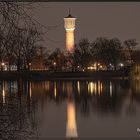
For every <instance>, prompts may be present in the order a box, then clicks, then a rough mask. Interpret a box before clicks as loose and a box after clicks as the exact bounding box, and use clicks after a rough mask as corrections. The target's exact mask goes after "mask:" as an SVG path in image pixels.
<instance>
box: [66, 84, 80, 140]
mask: <svg viewBox="0 0 140 140" xmlns="http://www.w3.org/2000/svg"><path fill="white" fill-rule="evenodd" d="M66 89H67V95H68V101H67V126H66V137H68V138H76V137H78V133H77V125H76V110H75V101H74V97H73V89H72V83H67V85H66Z"/></svg>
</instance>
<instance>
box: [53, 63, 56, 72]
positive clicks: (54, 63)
mask: <svg viewBox="0 0 140 140" xmlns="http://www.w3.org/2000/svg"><path fill="white" fill-rule="evenodd" d="M53 65H54V70H55V71H56V62H53Z"/></svg>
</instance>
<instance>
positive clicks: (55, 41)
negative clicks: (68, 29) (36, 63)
mask: <svg viewBox="0 0 140 140" xmlns="http://www.w3.org/2000/svg"><path fill="white" fill-rule="evenodd" d="M37 5H38V6H36V8H35V9H33V10H32V12H31V11H30V14H32V17H33V18H34V19H36V20H37V21H38V22H40V23H41V24H43V25H44V26H46V27H49V28H50V26H54V27H51V28H50V29H49V30H48V29H47V30H46V29H44V31H47V33H46V34H45V36H44V43H43V45H44V46H46V47H48V48H49V49H50V50H54V49H55V48H61V49H64V48H65V29H64V22H63V18H64V17H65V16H67V15H68V9H69V8H71V14H72V15H73V16H75V17H77V21H76V30H75V43H77V42H78V41H79V39H82V38H88V39H89V40H90V41H94V40H95V39H96V38H97V37H108V38H113V37H117V38H119V39H120V40H121V41H123V40H125V39H130V38H136V39H137V41H138V42H140V3H139V2H98V3H97V2H83V3H82V2H73V3H72V2H65V3H64V2H58V3H56V2H49V3H48V2H42V3H38V4H37ZM138 48H139V47H138Z"/></svg>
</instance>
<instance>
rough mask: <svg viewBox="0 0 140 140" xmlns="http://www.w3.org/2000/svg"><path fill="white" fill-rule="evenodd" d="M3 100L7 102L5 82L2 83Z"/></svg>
mask: <svg viewBox="0 0 140 140" xmlns="http://www.w3.org/2000/svg"><path fill="white" fill-rule="evenodd" d="M2 102H3V104H5V84H4V82H3V83H2Z"/></svg>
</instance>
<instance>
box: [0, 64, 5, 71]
mask: <svg viewBox="0 0 140 140" xmlns="http://www.w3.org/2000/svg"><path fill="white" fill-rule="evenodd" d="M4 65H5V63H4V62H1V70H2V71H3V68H4Z"/></svg>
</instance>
